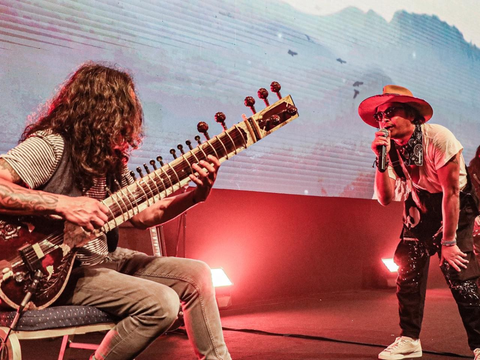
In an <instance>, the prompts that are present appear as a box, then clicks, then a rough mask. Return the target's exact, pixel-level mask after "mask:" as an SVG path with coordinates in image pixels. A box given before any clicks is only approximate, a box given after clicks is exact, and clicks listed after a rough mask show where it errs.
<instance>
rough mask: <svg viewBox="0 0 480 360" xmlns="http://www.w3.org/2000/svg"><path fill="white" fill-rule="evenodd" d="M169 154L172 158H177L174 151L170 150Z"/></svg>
mask: <svg viewBox="0 0 480 360" xmlns="http://www.w3.org/2000/svg"><path fill="white" fill-rule="evenodd" d="M170 154H172V156H173V158H174V159H176V158H177V153H176V152H175V149H170Z"/></svg>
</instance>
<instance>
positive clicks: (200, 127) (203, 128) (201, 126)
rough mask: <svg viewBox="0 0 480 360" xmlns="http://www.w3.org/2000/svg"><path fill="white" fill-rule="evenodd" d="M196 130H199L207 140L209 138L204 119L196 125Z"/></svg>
mask: <svg viewBox="0 0 480 360" xmlns="http://www.w3.org/2000/svg"><path fill="white" fill-rule="evenodd" d="M197 130H198V132H201V133H202V134H203V136H205V138H206V139H207V141H208V140H210V136H209V135H208V124H207V123H206V122H204V121H200V122H199V123H198V125H197Z"/></svg>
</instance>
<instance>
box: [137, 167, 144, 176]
mask: <svg viewBox="0 0 480 360" xmlns="http://www.w3.org/2000/svg"><path fill="white" fill-rule="evenodd" d="M136 170H137V173H138V175H139V176H140V177H143V172H142V168H141V167H140V166H138V167H137V169H136Z"/></svg>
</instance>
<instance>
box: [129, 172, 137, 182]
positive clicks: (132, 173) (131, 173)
mask: <svg viewBox="0 0 480 360" xmlns="http://www.w3.org/2000/svg"><path fill="white" fill-rule="evenodd" d="M130 175H131V176H132V178H133V180H135V179H136V178H137V177H136V176H135V172H134V171H130Z"/></svg>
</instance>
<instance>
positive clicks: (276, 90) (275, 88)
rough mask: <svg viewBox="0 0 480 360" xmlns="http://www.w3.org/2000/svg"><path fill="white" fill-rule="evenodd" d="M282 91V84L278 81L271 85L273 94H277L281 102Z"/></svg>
mask: <svg viewBox="0 0 480 360" xmlns="http://www.w3.org/2000/svg"><path fill="white" fill-rule="evenodd" d="M281 89H282V87H281V86H280V84H279V83H278V82H276V81H273V82H272V83H271V84H270V90H271V91H272V92H274V93H275V94H277V96H278V99H279V100H280V99H281V98H282V95H281V94H280V90H281Z"/></svg>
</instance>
